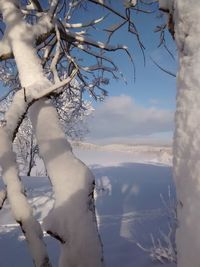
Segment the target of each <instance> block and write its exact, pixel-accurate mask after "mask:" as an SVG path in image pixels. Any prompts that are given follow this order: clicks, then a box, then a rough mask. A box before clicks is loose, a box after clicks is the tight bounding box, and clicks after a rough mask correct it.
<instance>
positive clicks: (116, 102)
mask: <svg viewBox="0 0 200 267" xmlns="http://www.w3.org/2000/svg"><path fill="white" fill-rule="evenodd" d="M111 3H112V4H113V3H114V8H115V9H118V10H119V11H120V12H122V1H121V0H115V1H111ZM154 8H155V10H156V9H157V6H156V5H155V6H154ZM106 13H107V12H105V10H102V9H100V8H99V7H98V6H96V5H91V6H90V7H89V8H88V12H87V16H85V14H84V15H83V13H80V11H78V12H77V14H75V16H74V20H75V22H81V21H83V20H86V21H89V20H90V19H91V18H94V17H96V18H99V17H101V16H102V15H105V14H106ZM133 20H134V23H135V25H136V26H137V29H138V31H139V33H140V37H141V40H142V42H143V44H144V46H145V59H146V64H145V66H144V60H143V56H142V53H141V50H140V48H139V45H138V43H137V41H136V38H134V36H133V35H131V34H129V33H128V32H127V26H124V27H123V28H122V29H121V30H120V31H119V32H118V33H117V34H115V35H114V37H113V39H112V43H113V44H125V45H127V46H128V47H129V51H130V53H131V54H132V56H133V60H134V64H135V68H136V80H135V81H134V71H133V66H132V64H131V63H130V60H129V58H128V56H127V55H126V54H125V53H124V52H123V51H120V52H115V53H111V54H110V55H109V56H110V57H112V58H113V60H114V62H115V63H116V65H117V66H118V67H119V70H120V71H121V72H122V73H123V75H124V77H125V79H126V80H127V84H126V83H125V82H124V81H123V79H121V80H118V81H115V80H112V79H111V80H110V84H109V85H108V86H107V87H106V88H105V89H107V90H108V93H109V96H108V98H107V99H106V100H105V101H104V102H100V103H95V102H94V101H93V105H94V107H95V111H94V113H93V117H92V118H90V119H89V120H88V127H89V130H90V133H89V134H88V136H87V138H86V139H87V140H88V141H91V142H96V143H116V142H117V143H124V142H125V143H127V142H128V143H134V142H142V143H145V142H155V143H156V142H167V143H168V142H170V141H171V138H172V132H173V114H174V110H175V96H176V79H175V78H174V77H172V76H169V75H167V74H166V73H164V72H162V71H161V70H160V69H159V68H158V67H157V66H155V64H154V63H153V62H152V60H151V58H153V59H154V60H155V61H156V62H157V63H158V64H160V65H161V66H162V67H164V68H166V69H169V70H170V71H172V72H174V73H176V68H177V63H176V61H175V60H173V59H172V58H171V57H170V56H169V54H168V53H167V51H166V50H165V49H164V48H158V44H159V34H158V33H155V32H154V29H155V27H156V25H160V24H161V23H163V22H164V20H163V19H160V18H158V12H154V13H152V14H148V15H147V14H143V13H139V14H134V16H133ZM106 21H107V22H105V25H104V26H105V27H106V25H107V24H110V23H111V24H115V23H118V22H119V19H116V18H114V17H113V16H109V17H108V18H107V20H106ZM95 36H97V37H96V40H99V41H103V40H104V37H103V33H101V32H100V31H99V32H97V33H96V34H95ZM91 37H92V36H91ZM166 41H167V45H168V47H169V49H170V51H172V53H173V54H174V56H175V57H176V46H175V43H174V41H173V40H172V38H171V36H170V35H169V34H166ZM2 91H3V88H2V90H1V92H2ZM86 99H88V97H87V96H86Z"/></svg>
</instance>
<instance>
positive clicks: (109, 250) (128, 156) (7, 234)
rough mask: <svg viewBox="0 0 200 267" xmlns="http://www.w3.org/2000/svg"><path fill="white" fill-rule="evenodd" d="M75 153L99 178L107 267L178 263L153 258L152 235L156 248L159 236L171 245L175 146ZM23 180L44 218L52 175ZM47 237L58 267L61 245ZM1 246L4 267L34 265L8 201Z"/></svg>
mask: <svg viewBox="0 0 200 267" xmlns="http://www.w3.org/2000/svg"><path fill="white" fill-rule="evenodd" d="M74 151H75V153H76V155H77V156H78V157H80V158H81V159H82V161H84V162H85V163H86V164H88V165H89V166H90V167H91V169H92V171H93V172H94V174H95V176H96V208H97V214H98V223H99V231H100V234H101V238H102V241H103V245H104V256H105V262H106V267H153V266H157V267H161V266H165V267H175V266H176V265H175V263H172V262H169V261H165V260H164V258H162V259H161V260H163V263H161V262H158V261H154V260H152V258H151V257H150V249H151V248H152V247H153V242H152V237H153V239H154V240H155V244H156V247H157V239H159V240H160V241H161V243H162V246H164V247H167V246H168V245H167V241H166V242H165V237H166V235H167V234H168V233H169V222H170V221H169V217H170V216H171V215H170V212H171V211H170V208H171V206H173V203H175V193H174V187H173V182H172V171H171V167H170V165H171V149H170V148H169V147H155V146H154V147H150V146H124V145H112V146H104V147H99V146H92V145H89V144H84V145H81V146H80V145H79V146H78V147H77V146H76V148H75V149H74ZM23 182H24V184H25V187H26V190H27V194H28V197H29V199H30V202H31V203H32V206H33V208H34V211H35V215H36V217H37V218H38V219H39V220H40V221H42V219H43V218H44V217H45V216H46V215H47V213H48V210H49V209H50V208H51V206H52V204H53V200H52V198H53V194H52V192H51V187H50V184H49V182H48V179H47V178H46V177H41V178H39V177H35V178H27V177H25V178H23ZM1 186H2V184H1ZM169 189H170V190H169ZM169 194H170V195H171V196H170V200H169ZM172 239H173V236H172ZM45 241H46V243H47V246H48V250H49V252H50V253H49V254H50V258H51V260H52V263H53V264H54V266H56V262H57V261H58V247H59V244H58V243H57V242H56V241H54V240H52V238H50V237H49V236H48V235H45ZM138 244H139V245H138ZM141 246H142V247H143V249H141V248H140V247H141ZM0 248H1V250H0V266H1V267H15V266H16V267H28V266H29V267H31V266H33V264H32V262H31V258H30V255H29V252H28V249H27V245H26V243H25V241H24V237H23V235H22V233H21V231H20V230H19V227H18V226H17V225H16V223H15V221H14V220H13V219H12V216H11V214H10V211H9V205H8V203H6V204H5V205H4V208H3V209H2V210H1V211H0ZM146 249H147V250H148V251H146ZM77 256H78V255H77ZM94 267H95V266H94Z"/></svg>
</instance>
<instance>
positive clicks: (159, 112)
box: [87, 13, 177, 143]
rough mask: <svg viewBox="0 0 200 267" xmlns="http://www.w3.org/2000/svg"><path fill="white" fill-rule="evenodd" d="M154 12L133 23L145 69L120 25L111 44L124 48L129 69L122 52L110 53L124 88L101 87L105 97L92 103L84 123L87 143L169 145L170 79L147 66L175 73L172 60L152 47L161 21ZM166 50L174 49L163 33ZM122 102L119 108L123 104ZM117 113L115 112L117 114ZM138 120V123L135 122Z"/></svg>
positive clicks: (173, 81)
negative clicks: (91, 114) (143, 49)
mask: <svg viewBox="0 0 200 267" xmlns="http://www.w3.org/2000/svg"><path fill="white" fill-rule="evenodd" d="M157 15H158V14H157V13H153V14H150V15H149V14H148V15H146V14H141V13H140V14H137V15H135V16H134V21H135V24H136V26H137V28H138V30H139V32H140V36H141V39H142V41H143V44H144V46H145V58H146V65H145V66H144V61H143V57H142V54H141V51H140V48H139V46H138V43H137V42H136V40H135V38H134V37H133V36H132V35H131V34H128V33H127V30H126V27H124V28H123V29H122V30H121V31H120V32H119V33H118V34H116V35H115V37H114V39H113V42H115V43H120V44H122V43H123V44H126V45H128V47H129V51H130V52H131V54H132V55H133V59H134V63H135V67H136V81H135V82H134V75H133V68H132V66H131V63H130V62H129V59H128V57H127V56H126V55H125V53H123V52H120V53H118V54H113V59H114V61H115V63H117V65H118V66H119V68H120V71H121V72H122V73H123V75H124V76H125V77H126V80H127V85H126V84H125V83H124V82H123V81H122V80H121V81H115V80H111V81H110V84H109V86H108V87H107V89H108V92H109V97H108V98H107V99H106V100H105V102H104V103H99V104H95V108H96V110H95V111H94V114H93V117H94V118H93V119H91V120H89V129H90V133H89V135H88V137H87V140H88V141H92V142H97V143H135V142H137V143H138V142H142V143H146V142H150V143H151V142H153V143H156V142H158V143H170V142H171V139H172V135H173V114H174V110H175V98H176V78H174V77H172V76H170V75H168V74H166V73H165V72H162V71H161V70H160V69H159V68H158V67H157V66H155V64H154V63H153V62H152V60H151V58H153V59H154V60H155V61H156V62H157V63H158V64H159V65H160V66H162V67H164V68H166V69H168V70H170V71H172V72H173V73H176V68H177V62H176V60H173V59H172V58H171V56H169V54H168V52H167V51H166V50H165V49H164V48H158V44H159V34H158V33H155V32H154V29H155V27H156V25H159V24H160V23H162V22H163V20H162V21H161V20H160V19H158V18H157ZM166 41H167V45H168V47H169V49H170V51H171V52H172V53H173V54H174V56H175V58H176V57H177V56H176V46H175V43H174V41H173V40H172V38H171V36H170V35H169V34H168V33H166ZM123 104H124V105H123ZM119 109H121V110H119ZM138 120H139V121H138Z"/></svg>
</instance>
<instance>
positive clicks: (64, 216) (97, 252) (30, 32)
mask: <svg viewBox="0 0 200 267" xmlns="http://www.w3.org/2000/svg"><path fill="white" fill-rule="evenodd" d="M52 3H56V1H52ZM52 8H53V7H52ZM0 10H1V12H2V13H3V18H4V22H5V23H6V26H7V27H6V33H5V35H4V39H5V40H6V44H7V43H8V46H9V47H10V50H11V51H9V52H11V53H13V55H14V58H15V61H16V64H17V68H18V71H19V78H20V82H21V85H22V87H23V88H25V90H24V91H23V90H20V91H18V92H17V93H16V95H15V97H14V99H13V103H12V104H11V107H10V108H9V110H8V112H7V114H6V121H7V122H6V127H5V129H2V133H1V135H2V137H4V139H5V141H7V140H8V142H7V143H8V144H7V143H6V142H5V144H7V145H6V146H5V149H4V147H3V145H2V147H1V146H0V151H2V154H1V156H2V158H3V157H4V156H5V155H7V150H8V149H9V155H11V156H12V158H11V156H9V157H8V158H7V161H6V162H7V163H8V166H9V164H10V163H11V164H12V165H14V166H13V168H11V171H12V172H8V173H6V174H4V177H6V179H4V180H5V182H6V184H7V185H8V183H9V188H11V189H12V185H13V183H15V181H18V180H17V177H16V176H17V170H16V166H15V163H14V162H15V157H14V155H13V154H12V149H11V139H12V137H13V134H14V132H15V130H16V128H17V124H18V122H19V119H20V117H21V116H22V115H23V114H24V112H25V111H26V110H27V109H28V107H29V104H30V103H31V102H32V101H34V100H35V99H38V98H41V97H43V96H45V94H48V93H49V92H51V91H52V90H54V89H55V88H57V87H59V84H60V86H64V85H65V84H66V81H67V82H69V81H70V79H71V77H69V78H68V79H66V81H65V80H64V81H61V82H59V81H58V79H57V81H56V84H55V85H52V83H51V82H50V81H49V80H48V79H47V78H46V77H45V75H44V74H43V69H42V66H41V62H40V60H39V58H38V56H37V54H36V51H35V48H34V42H35V39H36V38H37V35H38V34H41V32H45V33H46V32H48V31H49V30H51V27H52V24H51V19H52V17H51V15H52V12H53V11H52V9H50V13H49V14H47V15H46V16H45V15H44V16H43V18H42V19H41V20H40V21H39V23H38V24H36V25H34V26H32V25H29V24H27V23H26V22H25V21H24V20H23V16H22V13H21V11H20V9H19V6H18V1H16V0H6V1H3V0H0ZM53 70H54V74H55V68H53ZM72 74H73V72H72ZM54 76H55V75H54ZM72 76H73V75H72ZM54 78H55V77H54ZM30 118H31V120H32V122H33V128H35V132H36V137H37V139H38V145H39V149H40V154H41V156H42V157H43V159H44V162H45V165H46V168H47V171H48V174H49V177H50V179H51V182H52V185H53V189H54V192H55V205H54V208H53V210H52V211H51V212H50V214H49V215H48V216H47V218H46V220H45V221H46V228H47V231H48V233H49V234H51V235H52V236H53V237H55V238H57V239H58V240H59V241H60V242H61V257H60V263H59V266H60V267H66V266H68V265H69V266H81V267H94V266H95V267H101V266H102V248H101V243H100V238H99V236H98V231H97V225H96V219H95V211H94V203H93V201H94V199H93V189H94V177H93V175H92V173H91V172H90V170H89V169H88V168H87V167H86V166H85V165H84V164H83V163H82V162H81V161H79V160H78V159H76V158H75V156H74V155H73V153H72V150H71V146H70V144H69V143H68V142H67V140H66V139H65V135H64V133H63V131H62V129H61V127H60V125H59V121H58V118H57V113H56V110H55V108H54V107H53V106H52V105H51V103H50V102H49V101H48V100H47V99H45V98H43V99H41V100H39V101H38V102H35V103H33V104H32V107H31V113H30ZM2 162H3V163H5V161H2ZM2 167H3V168H4V169H6V167H7V166H2ZM9 169H10V168H9ZM13 169H15V170H14V171H13ZM13 173H14V174H15V180H14V181H13V180H12V179H11V175H12V174H13ZM6 175H7V176H6ZM17 186H18V187H17V189H18V191H17V192H18V195H19V194H20V192H21V191H22V189H21V186H20V184H19V182H17ZM8 191H9V190H8ZM9 195H11V193H10V194H9V192H8V196H9ZM17 203H18V202H17V201H16V205H17ZM12 204H13V205H14V202H12ZM17 207H18V206H17ZM15 211H16V206H15V207H13V212H15ZM29 215H30V214H28V216H29ZM20 222H21V221H20ZM38 228H39V225H38ZM23 229H24V228H23ZM34 229H36V227H34ZM37 230H38V229H37ZM26 235H28V236H29V232H28V231H27V232H26ZM40 235H41V230H40ZM31 236H32V235H31ZM27 239H28V238H27ZM35 245H36V246H37V242H35ZM38 248H40V247H39V246H38ZM33 252H34V253H35V254H36V257H37V256H38V254H37V253H39V252H40V253H41V255H42V256H43V255H44V253H42V252H43V249H39V250H36V249H35V248H34V249H33ZM45 259H46V257H45ZM47 264H48V262H47V263H46V265H44V264H43V263H41V262H36V266H37V267H44V266H45V267H46V266H49V265H47Z"/></svg>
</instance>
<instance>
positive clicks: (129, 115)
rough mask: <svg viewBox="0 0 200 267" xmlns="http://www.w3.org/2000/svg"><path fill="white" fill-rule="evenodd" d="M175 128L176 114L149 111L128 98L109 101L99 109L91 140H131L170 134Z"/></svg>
mask: <svg viewBox="0 0 200 267" xmlns="http://www.w3.org/2000/svg"><path fill="white" fill-rule="evenodd" d="M172 128H173V111H171V110H165V109H158V108H155V107H150V108H145V107H143V106H141V105H138V104H137V103H136V102H135V101H134V100H133V98H131V97H130V96H127V95H121V96H114V97H108V98H107V99H106V101H105V102H104V103H102V104H101V105H99V106H98V107H97V108H96V110H95V112H94V114H93V118H92V119H90V120H89V129H90V134H89V138H90V139H93V140H99V139H113V140H116V139H123V138H124V139H130V138H132V137H134V136H137V137H138V136H145V135H146V136H147V135H154V134H157V133H164V132H170V131H172Z"/></svg>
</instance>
